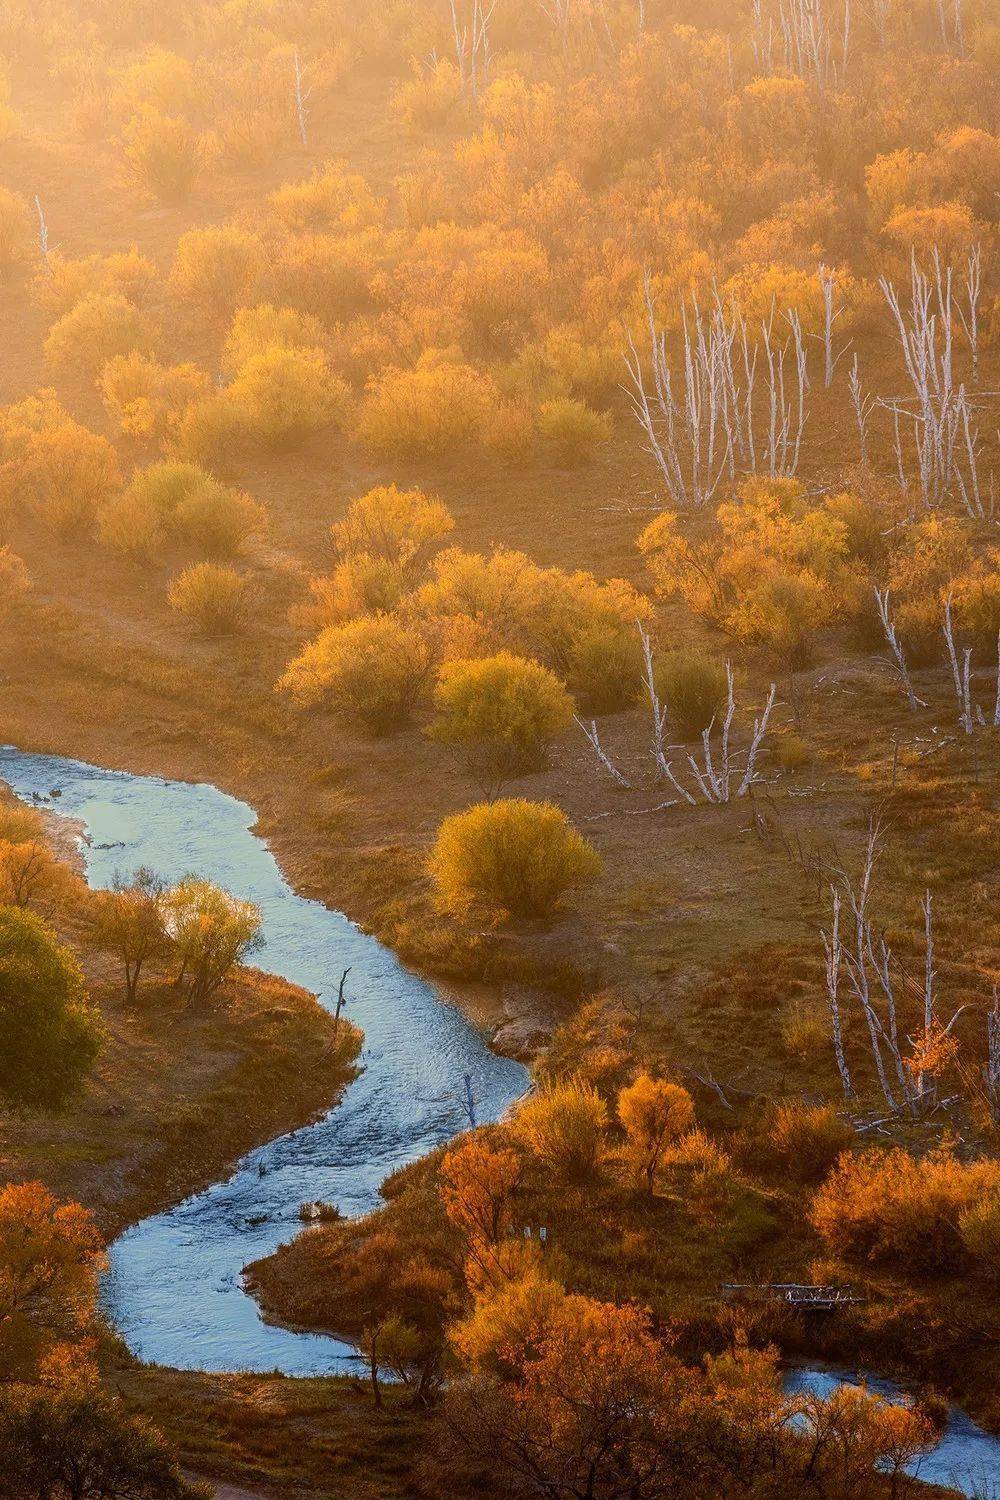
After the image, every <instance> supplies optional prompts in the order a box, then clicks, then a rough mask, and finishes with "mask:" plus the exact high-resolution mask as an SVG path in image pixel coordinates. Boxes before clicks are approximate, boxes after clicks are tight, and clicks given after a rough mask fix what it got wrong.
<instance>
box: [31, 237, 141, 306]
mask: <svg viewBox="0 0 1000 1500" xmlns="http://www.w3.org/2000/svg"><path fill="white" fill-rule="evenodd" d="M156 279H157V270H156V267H155V265H154V264H153V262H152V261H151V260H150V259H149V258H148V257H147V256H145V255H141V254H140V253H139V250H138V247H137V246H135V245H132V246H130V247H129V249H128V250H116V251H113V252H112V253H111V254H110V255H87V256H83V257H80V258H79V259H72V258H70V257H68V256H65V255H62V254H61V253H60V252H59V251H58V250H52V251H50V253H49V254H48V255H47V256H46V258H45V261H44V263H43V264H42V265H41V266H39V268H38V270H37V271H36V273H35V278H34V281H33V282H32V287H31V291H32V296H33V297H34V300H35V301H36V302H37V303H38V306H39V307H41V308H43V309H44V311H45V312H47V313H48V314H49V316H50V317H52V318H53V319H56V318H61V317H63V316H64V315H65V314H66V313H68V312H69V311H70V310H71V309H72V308H74V307H75V306H76V304H77V303H78V302H81V301H82V300H83V298H84V297H89V296H92V295H96V294H100V295H103V296H109V297H124V298H125V299H126V301H128V302H132V303H134V305H135V306H136V307H141V306H142V305H143V303H144V302H145V301H146V300H147V299H148V296H149V292H150V290H151V288H152V286H153V284H154V283H155V281H156Z"/></svg>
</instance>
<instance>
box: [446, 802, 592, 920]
mask: <svg viewBox="0 0 1000 1500" xmlns="http://www.w3.org/2000/svg"><path fill="white" fill-rule="evenodd" d="M600 868H601V862H600V859H599V858H598V856H597V853H596V851H595V850H594V849H593V848H592V847H591V845H590V844H588V843H587V841H586V839H584V838H583V837H582V836H581V835H580V834H579V833H577V831H576V829H574V828H572V827H571V826H570V824H569V822H568V820H567V818H566V815H565V813H564V812H563V811H562V810H561V809H560V808H558V807H556V806H555V805H554V804H553V803H551V802H526V801H523V800H520V799H508V800H506V801H500V802H482V803H479V804H478V805H477V806H475V807H470V808H469V809H468V811H467V812H463V813H455V814H454V815H453V816H452V817H450V818H446V819H445V820H444V822H443V823H442V824H441V827H440V829H439V830H438V836H437V841H436V843H435V846H434V852H433V854H432V856H431V860H430V872H431V876H432V878H433V880H434V883H435V886H436V887H437V894H438V899H439V901H440V902H441V905H442V906H443V907H444V908H445V909H447V910H458V911H462V910H464V909H466V908H468V907H477V906H478V907H484V908H486V909H487V910H492V911H495V912H497V913H499V914H501V915H508V916H513V917H544V916H548V915H550V914H551V913H552V912H553V911H554V910H555V908H556V907H557V906H558V904H559V902H560V900H561V898H562V897H563V896H564V895H565V894H566V892H567V891H569V890H571V889H572V888H573V887H574V886H577V885H581V884H584V883H585V882H587V881H590V880H594V879H596V877H597V875H598V873H599V871H600Z"/></svg>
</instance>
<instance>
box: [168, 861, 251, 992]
mask: <svg viewBox="0 0 1000 1500" xmlns="http://www.w3.org/2000/svg"><path fill="white" fill-rule="evenodd" d="M163 913H164V925H165V928H166V931H167V935H168V937H169V938H170V939H171V942H172V944H173V952H174V955H175V957H176V959H177V961H178V963H179V966H180V969H179V974H178V983H179V984H180V983H183V984H185V986H186V989H187V994H188V996H189V998H190V999H192V1000H202V1001H203V1000H207V999H208V998H209V997H210V996H211V995H213V994H214V993H215V992H216V990H217V989H218V988H219V986H220V985H221V984H222V983H223V982H224V980H225V979H226V977H227V976H228V974H229V973H230V971H231V970H232V969H233V968H234V967H235V966H236V965H237V964H242V963H246V961H247V959H249V958H251V957H252V956H253V955H254V954H255V953H257V952H258V951H259V949H260V948H261V946H262V944H263V936H262V931H261V916H260V908H259V907H258V906H255V905H254V903H253V902H252V901H243V900H240V899H239V898H238V897H236V896H233V895H231V894H230V893H229V891H226V890H223V889H222V887H221V886H217V885H213V884H212V882H211V881H209V880H201V879H199V878H198V877H197V876H194V875H187V876H185V877H184V879H183V880H181V881H179V882H178V883H177V885H175V886H172V887H171V889H170V890H169V891H167V893H166V895H165V896H164V898H163Z"/></svg>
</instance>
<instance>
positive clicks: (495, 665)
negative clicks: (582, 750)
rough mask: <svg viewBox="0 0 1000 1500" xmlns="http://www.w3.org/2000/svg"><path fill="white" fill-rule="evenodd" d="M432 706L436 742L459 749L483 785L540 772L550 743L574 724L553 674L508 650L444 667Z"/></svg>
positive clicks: (570, 706)
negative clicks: (434, 718)
mask: <svg viewBox="0 0 1000 1500" xmlns="http://www.w3.org/2000/svg"><path fill="white" fill-rule="evenodd" d="M434 707H435V708H436V710H437V718H436V720H435V721H434V723H433V725H432V726H431V734H432V736H433V737H434V739H436V740H438V741H439V742H440V743H441V744H445V745H451V746H453V747H454V748H455V749H456V750H458V751H459V752H460V753H461V754H462V755H463V756H464V757H465V759H466V762H467V764H468V765H469V767H470V769H471V770H472V771H473V773H474V774H475V775H476V776H478V777H479V778H480V779H481V780H482V781H483V784H484V785H487V786H493V785H496V784H498V783H500V782H502V781H504V780H506V778H507V777H509V776H521V775H525V774H527V773H528V772H529V771H537V770H541V769H542V768H543V767H544V766H545V765H546V763H547V748H548V746H549V744H550V743H551V741H552V740H554V739H556V738H557V737H558V736H559V735H560V734H562V733H563V732H564V731H565V730H566V729H568V728H569V726H570V724H571V723H572V722H573V701H572V699H571V698H570V696H569V694H568V693H567V691H566V689H565V687H564V686H563V684H562V683H561V682H560V681H559V679H558V677H556V675H555V673H554V672H550V671H549V670H548V668H547V667H543V666H542V665H541V664H540V663H539V662H535V661H531V660H529V659H527V658H525V657H521V656H514V655H512V654H511V653H510V652H509V651H501V652H498V653H497V654H496V655H495V656H487V657H478V658H474V659H472V660H466V661H462V660H453V661H447V662H445V663H444V665H443V666H442V667H441V670H440V674H439V677H438V683H437V687H436V689H435V692H434Z"/></svg>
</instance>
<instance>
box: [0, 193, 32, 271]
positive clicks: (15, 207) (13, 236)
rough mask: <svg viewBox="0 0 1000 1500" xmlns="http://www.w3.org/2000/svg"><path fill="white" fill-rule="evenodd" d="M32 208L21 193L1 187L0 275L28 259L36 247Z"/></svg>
mask: <svg viewBox="0 0 1000 1500" xmlns="http://www.w3.org/2000/svg"><path fill="white" fill-rule="evenodd" d="M33 229H34V224H33V221H32V217H31V209H30V208H29V206H28V204H27V202H26V201H25V199H24V198H22V197H21V195H20V193H15V192H12V191H11V189H10V188H6V187H0V276H5V277H6V276H9V275H10V273H11V272H12V271H13V269H14V267H15V266H17V265H20V263H21V262H22V261H25V260H27V259H28V258H29V257H30V255H31V253H32V250H33V249H34V239H33Z"/></svg>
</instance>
